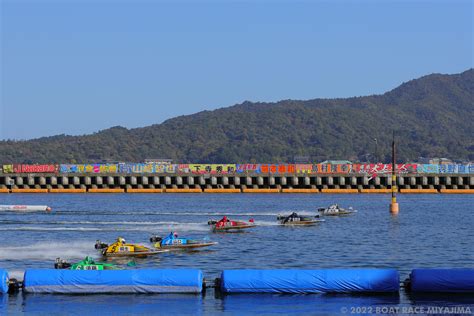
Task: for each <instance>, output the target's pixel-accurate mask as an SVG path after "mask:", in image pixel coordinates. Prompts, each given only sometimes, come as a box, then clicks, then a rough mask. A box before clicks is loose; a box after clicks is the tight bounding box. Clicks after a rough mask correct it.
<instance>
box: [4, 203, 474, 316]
mask: <svg viewBox="0 0 474 316" xmlns="http://www.w3.org/2000/svg"><path fill="white" fill-rule="evenodd" d="M398 199H399V202H400V208H401V212H400V214H399V215H398V216H397V217H392V216H390V214H389V212H388V202H389V197H388V195H326V194H321V195H305V194H301V195H298V194H293V195H286V194H275V195H274V194H269V195H265V194H264V195H260V194H257V195H252V194H228V195H227V194H222V195H221V194H209V195H207V194H151V195H149V194H110V195H106V194H98V195H93V194H79V195H63V194H60V195H59V194H58V195H53V194H48V195H43V194H38V195H36V194H32V195H30V194H24V195H22V194H15V195H0V204H41V205H50V206H52V207H53V212H52V213H51V214H44V213H32V214H14V213H2V214H0V239H1V240H2V242H3V247H2V248H0V267H1V268H4V269H7V270H8V271H9V273H10V275H11V276H13V277H19V278H22V273H23V270H24V269H26V268H52V267H53V264H54V259H55V258H56V257H61V258H64V259H68V260H70V261H75V260H81V259H83V258H84V257H85V256H86V255H90V256H93V257H95V258H99V257H98V256H97V252H96V251H95V249H94V243H95V240H96V239H100V240H102V241H104V242H108V243H110V242H112V241H114V240H115V239H116V238H117V237H118V236H122V237H124V238H125V239H126V240H127V242H132V243H143V244H148V239H149V237H150V235H152V234H159V235H165V234H167V233H169V232H170V231H171V230H173V231H177V232H178V233H179V234H180V235H181V236H183V237H191V238H199V239H210V240H212V241H217V242H219V244H218V245H217V246H214V247H210V248H207V249H203V250H200V251H196V252H173V253H165V254H161V255H158V256H154V257H150V258H145V259H136V263H137V266H136V267H135V268H199V269H202V270H203V272H204V275H205V277H206V278H215V277H217V276H218V275H219V272H220V271H221V270H223V269H243V268H255V269H271V268H273V269H283V268H302V269H317V268H396V269H398V270H399V271H400V273H401V279H402V280H403V279H404V278H406V277H407V276H408V273H409V271H410V270H411V269H413V268H419V267H424V268H428V267H450V268H452V267H470V268H474V251H473V246H472V244H473V242H474V229H473V226H474V196H472V195H402V196H399V198H398ZM334 202H337V203H339V204H340V205H342V206H343V207H349V206H353V207H354V208H355V209H357V210H358V213H357V214H355V215H352V216H347V217H326V222H324V223H321V224H320V225H317V226H312V227H298V228H289V227H282V226H277V225H276V220H275V219H276V215H277V214H287V213H290V212H291V211H297V212H298V213H301V214H306V215H311V214H315V209H316V208H317V207H322V206H327V205H329V204H331V203H334ZM222 215H228V216H229V217H230V218H231V219H245V220H247V219H249V218H254V219H255V222H256V224H258V225H259V226H258V227H257V228H255V229H253V230H249V231H248V232H244V233H234V234H222V233H219V234H215V233H212V232H211V231H210V229H209V226H208V225H207V221H208V220H209V219H219V217H221V216H222ZM122 260H123V259H122ZM112 262H113V261H112ZM117 263H123V262H117ZM1 300H2V302H1V303H0V306H1V307H0V313H2V312H9V313H10V314H15V313H21V312H32V313H36V314H41V313H43V314H48V315H50V314H63V313H66V312H69V313H70V312H73V313H77V314H82V315H83V314H90V313H97V312H98V311H101V310H103V311H104V312H106V313H112V314H131V313H133V314H150V313H161V314H213V313H218V312H225V313H227V314H236V315H238V314H245V313H258V314H271V313H281V314H288V313H301V314H319V313H321V314H333V313H340V312H341V311H342V312H344V311H345V309H344V308H346V309H347V314H351V308H352V310H353V311H355V309H353V307H357V306H358V307H361V306H362V307H365V308H366V309H367V312H368V311H372V312H373V313H375V309H374V308H376V307H379V308H385V307H390V306H391V307H398V308H401V307H405V308H406V307H410V306H464V307H470V308H471V311H473V312H474V299H473V298H471V297H465V296H464V297H443V296H441V297H410V296H407V295H406V294H405V293H403V291H402V292H401V293H400V296H398V295H397V296H388V297H386V296H382V297H368V296H348V295H297V296H295V295H229V296H224V297H219V296H218V295H217V296H216V295H215V293H214V291H213V290H210V291H207V293H206V295H115V296H113V295H89V296H77V295H76V296H67V295H23V294H17V295H13V296H12V295H11V296H3V297H1ZM359 311H361V310H360V309H359ZM384 311H388V310H384Z"/></svg>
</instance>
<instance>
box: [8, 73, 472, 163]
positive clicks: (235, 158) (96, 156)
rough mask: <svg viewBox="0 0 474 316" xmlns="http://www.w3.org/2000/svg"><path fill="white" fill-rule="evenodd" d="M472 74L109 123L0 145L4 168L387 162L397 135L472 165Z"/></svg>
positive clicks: (416, 151)
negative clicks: (168, 161) (137, 124)
mask: <svg viewBox="0 0 474 316" xmlns="http://www.w3.org/2000/svg"><path fill="white" fill-rule="evenodd" d="M473 91H474V70H473V69H469V70H467V71H465V72H463V73H461V74H455V75H441V74H432V75H428V76H424V77H421V78H419V79H415V80H411V81H408V82H406V83H403V84H402V85H400V86H399V87H397V88H395V89H393V90H391V91H388V92H386V93H385V94H383V95H371V96H365V97H353V98H346V99H314V100H306V101H297V100H284V101H279V102H275V103H265V102H259V103H252V102H249V101H246V102H243V103H242V104H237V105H234V106H231V107H228V108H221V109H217V110H214V111H203V112H199V113H196V114H192V115H186V116H179V117H176V118H173V119H169V120H167V121H165V122H163V123H162V124H156V125H152V126H148V127H143V128H135V129H130V130H129V129H126V128H123V127H113V128H110V129H106V130H103V131H100V132H98V133H94V134H91V135H84V136H67V135H58V136H52V137H43V138H38V139H34V140H28V141H0V163H21V162H39V163H44V162H65V163H66V162H96V161H100V160H102V159H113V160H119V161H143V160H144V159H145V158H173V159H175V161H177V162H216V163H222V162H251V161H259V162H291V161H293V157H294V156H311V157H312V159H313V160H315V161H316V160H319V161H320V160H324V159H328V158H330V159H352V160H358V159H359V160H366V159H371V160H373V159H374V157H373V156H374V152H375V141H374V140H373V139H374V138H377V140H378V148H377V149H378V157H379V159H378V160H384V159H385V160H387V159H388V156H389V149H390V139H391V131H392V129H395V130H396V132H397V135H398V139H399V158H400V159H403V160H414V159H417V158H418V157H420V156H423V157H440V156H441V157H448V158H454V159H465V160H467V159H469V160H474V124H473V121H474V93H473Z"/></svg>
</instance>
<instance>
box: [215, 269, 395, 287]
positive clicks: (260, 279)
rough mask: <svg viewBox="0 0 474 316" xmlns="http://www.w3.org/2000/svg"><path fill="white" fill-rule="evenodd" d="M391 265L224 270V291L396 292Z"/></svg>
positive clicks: (222, 279) (393, 271) (222, 285)
mask: <svg viewBox="0 0 474 316" xmlns="http://www.w3.org/2000/svg"><path fill="white" fill-rule="evenodd" d="M399 282H400V276H399V273H398V271H397V270H393V269H353V270H345V269H327V270H224V271H223V272H222V275H221V290H222V291H223V292H224V293H374V292H380V293H382V292H383V293H386V292H398V290H399V285H400V284H399Z"/></svg>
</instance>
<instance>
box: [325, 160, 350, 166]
mask: <svg viewBox="0 0 474 316" xmlns="http://www.w3.org/2000/svg"><path fill="white" fill-rule="evenodd" d="M321 163H322V164H327V165H350V164H352V162H350V161H349V160H325V161H323V162H321Z"/></svg>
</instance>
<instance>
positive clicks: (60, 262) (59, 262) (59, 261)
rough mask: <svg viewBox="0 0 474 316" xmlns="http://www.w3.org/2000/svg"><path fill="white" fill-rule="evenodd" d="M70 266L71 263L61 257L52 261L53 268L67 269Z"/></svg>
mask: <svg viewBox="0 0 474 316" xmlns="http://www.w3.org/2000/svg"><path fill="white" fill-rule="evenodd" d="M70 267H71V264H70V263H69V262H67V261H66V260H63V259H61V258H56V261H55V262H54V268H55V269H68V268H70Z"/></svg>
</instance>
